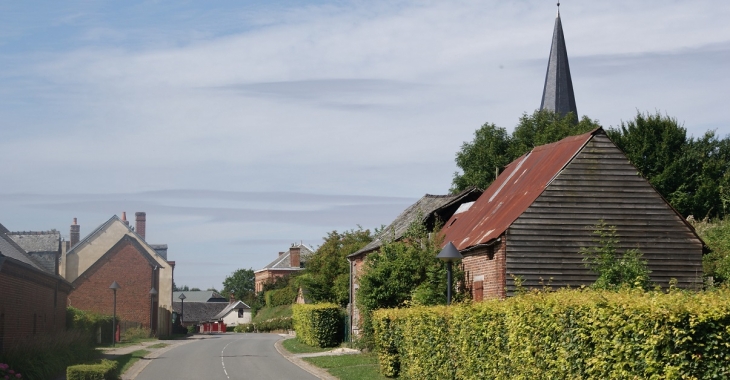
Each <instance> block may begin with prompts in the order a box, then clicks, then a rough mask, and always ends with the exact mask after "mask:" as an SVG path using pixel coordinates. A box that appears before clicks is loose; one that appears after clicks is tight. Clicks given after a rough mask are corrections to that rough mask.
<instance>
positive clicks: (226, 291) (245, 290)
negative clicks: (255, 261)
mask: <svg viewBox="0 0 730 380" xmlns="http://www.w3.org/2000/svg"><path fill="white" fill-rule="evenodd" d="M254 286H255V277H254V273H253V269H250V268H249V269H238V270H236V271H235V272H233V273H231V275H230V276H228V277H226V279H225V280H223V295H224V296H228V295H230V294H231V293H233V297H235V298H236V299H237V300H241V301H243V302H244V303H246V304H247V305H249V306H251V303H253V301H254V299H255V298H256V294H255V292H254V291H255V287H254Z"/></svg>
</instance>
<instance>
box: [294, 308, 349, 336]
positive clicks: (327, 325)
mask: <svg viewBox="0 0 730 380" xmlns="http://www.w3.org/2000/svg"><path fill="white" fill-rule="evenodd" d="M292 312H293V315H292V319H293V322H294V331H296V332H297V340H299V341H300V342H302V343H304V344H306V345H309V346H312V347H334V346H337V345H338V344H340V342H341V341H342V334H343V330H344V325H343V319H342V315H343V314H342V310H341V309H340V307H339V306H337V305H335V304H333V303H321V304H314V305H306V304H305V305H293V306H292Z"/></svg>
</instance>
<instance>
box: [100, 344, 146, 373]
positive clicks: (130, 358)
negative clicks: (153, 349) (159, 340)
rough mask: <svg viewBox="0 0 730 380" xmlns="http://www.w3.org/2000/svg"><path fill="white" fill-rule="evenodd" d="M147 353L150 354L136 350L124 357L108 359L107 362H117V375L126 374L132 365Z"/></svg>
mask: <svg viewBox="0 0 730 380" xmlns="http://www.w3.org/2000/svg"><path fill="white" fill-rule="evenodd" d="M149 353H150V352H149V351H147V350H137V351H134V352H131V353H129V354H126V355H119V356H116V357H113V358H110V359H109V360H113V361H115V362H117V368H118V369H119V374H120V375H121V374H123V373H124V372H126V371H127V370H128V369H129V368H130V367H132V365H134V363H136V362H137V361H138V360H139V359H142V358H143V357H144V356H145V355H147V354H149Z"/></svg>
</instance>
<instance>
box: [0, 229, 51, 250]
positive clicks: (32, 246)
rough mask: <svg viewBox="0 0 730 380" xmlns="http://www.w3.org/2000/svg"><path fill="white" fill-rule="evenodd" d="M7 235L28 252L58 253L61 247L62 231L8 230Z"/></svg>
mask: <svg viewBox="0 0 730 380" xmlns="http://www.w3.org/2000/svg"><path fill="white" fill-rule="evenodd" d="M7 235H8V236H9V237H10V238H11V239H13V240H14V241H15V242H16V243H18V245H19V246H21V247H22V248H23V249H24V250H25V252H28V253H31V252H39V253H44V252H52V253H57V252H59V251H60V249H61V246H60V242H61V233H60V232H58V231H56V230H51V231H22V232H8V233H7Z"/></svg>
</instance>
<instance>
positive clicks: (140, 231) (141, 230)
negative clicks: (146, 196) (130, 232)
mask: <svg viewBox="0 0 730 380" xmlns="http://www.w3.org/2000/svg"><path fill="white" fill-rule="evenodd" d="M134 217H135V221H136V223H135V227H134V230H135V231H137V235H139V236H140V237H141V238H142V240H146V239H145V231H146V230H147V214H146V213H144V212H135V213H134Z"/></svg>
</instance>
